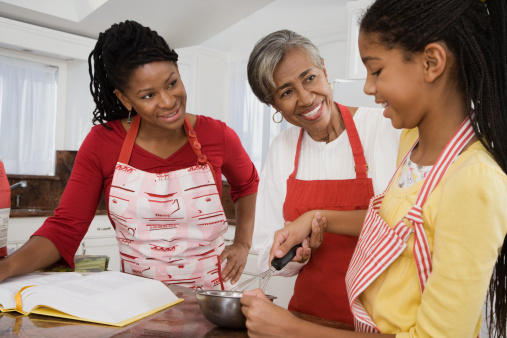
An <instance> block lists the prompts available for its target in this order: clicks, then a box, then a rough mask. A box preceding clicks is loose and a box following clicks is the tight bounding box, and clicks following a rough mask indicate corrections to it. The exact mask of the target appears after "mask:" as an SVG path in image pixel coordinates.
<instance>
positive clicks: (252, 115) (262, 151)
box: [229, 60, 289, 172]
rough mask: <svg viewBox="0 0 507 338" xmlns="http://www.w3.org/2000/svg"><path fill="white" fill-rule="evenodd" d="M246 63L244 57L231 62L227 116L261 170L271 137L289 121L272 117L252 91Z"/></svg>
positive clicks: (271, 111)
mask: <svg viewBox="0 0 507 338" xmlns="http://www.w3.org/2000/svg"><path fill="white" fill-rule="evenodd" d="M246 67H247V61H244V60H242V61H236V62H232V63H231V64H230V70H231V72H230V74H231V81H230V83H231V87H230V89H229V94H230V95H229V98H230V102H229V103H230V105H229V106H230V113H229V120H230V125H231V127H232V128H233V129H234V130H235V131H236V133H237V134H238V136H239V138H240V139H241V143H242V144H243V147H244V148H245V149H246V151H247V152H248V155H249V156H250V158H251V159H252V161H253V163H254V164H255V167H256V168H257V170H258V171H259V172H260V171H261V168H262V165H263V163H264V159H265V158H266V156H267V154H268V150H269V145H270V144H271V141H273V139H274V138H275V136H276V135H278V134H279V133H280V132H281V131H282V130H284V129H286V128H287V127H288V126H289V124H288V123H287V122H286V121H285V120H283V122H282V123H274V122H273V121H272V119H271V116H272V115H273V113H274V112H275V110H274V109H273V108H272V107H270V106H268V105H266V104H264V103H262V102H260V101H259V100H258V99H257V97H256V96H255V95H254V93H253V92H252V90H251V89H250V85H249V84H248V77H247V72H246Z"/></svg>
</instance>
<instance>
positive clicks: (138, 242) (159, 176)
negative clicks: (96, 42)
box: [108, 116, 227, 289]
mask: <svg viewBox="0 0 507 338" xmlns="http://www.w3.org/2000/svg"><path fill="white" fill-rule="evenodd" d="M139 124H140V118H139V116H136V117H134V119H133V121H132V125H131V127H130V129H129V131H128V133H127V136H126V137H125V140H124V142H123V145H122V149H121V152H120V156H119V158H118V162H117V163H116V169H115V172H114V176H113V181H112V184H111V190H110V194H109V204H108V206H109V217H110V219H111V222H113V224H114V226H115V230H116V238H117V240H118V245H119V249H120V258H121V268H122V271H123V272H127V273H131V274H135V275H139V276H143V277H148V278H153V279H158V280H160V281H162V282H164V283H166V284H179V285H183V286H189V287H202V288H214V287H217V286H220V287H221V288H222V289H223V282H222V278H221V271H220V267H221V266H220V262H219V255H220V253H221V252H222V251H223V249H224V237H223V235H224V233H225V231H226V230H227V223H226V218H225V213H224V210H223V207H222V203H221V201H220V196H219V194H218V190H217V187H216V185H215V179H214V177H213V173H212V169H211V168H212V167H211V164H210V163H209V162H208V160H207V158H206V155H204V154H203V153H202V152H201V145H200V143H199V141H198V140H197V137H196V134H195V131H194V130H193V129H192V126H191V125H190V123H189V122H188V120H187V119H185V124H184V126H185V132H186V135H187V138H188V142H189V144H190V146H191V147H192V149H193V150H194V153H195V154H196V157H197V161H196V162H197V163H196V165H195V166H192V167H189V168H184V169H180V170H175V171H170V172H164V173H149V172H146V171H142V170H139V169H136V168H134V167H132V166H130V165H129V164H128V163H129V160H130V155H131V153H132V148H133V146H134V143H135V139H136V136H137V132H138V130H139Z"/></svg>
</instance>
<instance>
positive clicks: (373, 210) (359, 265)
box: [345, 118, 474, 332]
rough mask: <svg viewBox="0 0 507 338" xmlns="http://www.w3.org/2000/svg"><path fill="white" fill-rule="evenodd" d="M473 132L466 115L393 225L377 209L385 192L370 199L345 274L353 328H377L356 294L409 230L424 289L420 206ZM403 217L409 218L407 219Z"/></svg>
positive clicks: (426, 267) (426, 254) (427, 260)
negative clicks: (411, 202)
mask: <svg viewBox="0 0 507 338" xmlns="http://www.w3.org/2000/svg"><path fill="white" fill-rule="evenodd" d="M473 136H474V130H473V128H472V125H471V122H470V118H466V120H465V121H464V122H463V123H462V124H461V126H460V128H459V130H458V131H457V132H456V134H455V135H454V136H453V137H452V139H451V140H450V141H449V143H448V144H447V145H446V147H445V149H444V150H443V151H442V153H441V154H440V155H439V158H438V160H437V162H436V163H435V164H434V165H433V167H432V169H431V171H430V172H429V173H428V176H427V177H426V178H425V180H424V182H423V185H422V187H421V190H420V192H419V195H418V197H417V200H416V203H415V205H414V206H413V207H412V208H411V209H410V210H409V211H408V213H407V214H406V215H405V216H404V217H403V218H402V219H401V220H400V221H399V222H398V223H397V224H396V226H395V227H394V228H392V227H391V226H390V225H389V224H387V223H386V222H385V221H384V220H383V219H382V218H381V217H380V215H379V213H378V211H379V209H380V205H381V204H382V200H383V198H384V195H385V192H384V193H382V194H381V195H378V196H375V197H373V198H372V199H371V201H370V205H369V207H368V213H367V215H366V218H365V221H364V224H363V228H362V230H361V234H360V235H359V240H358V243H357V246H356V249H355V251H354V254H353V256H352V260H351V262H350V265H349V269H348V271H347V275H346V277H345V283H346V286H347V294H348V298H349V304H350V308H351V310H352V313H353V315H354V325H355V328H356V330H357V331H362V332H380V331H379V329H378V328H377V327H376V325H375V323H374V322H373V320H372V319H371V317H370V316H369V315H368V313H367V312H366V310H365V308H364V307H363V305H362V304H361V302H360V300H359V295H360V294H361V293H362V292H363V291H364V290H365V289H366V288H367V287H368V286H369V285H370V284H371V283H372V282H373V281H374V280H375V279H376V278H377V277H379V276H380V274H381V273H382V272H384V271H385V269H387V267H388V266H389V265H391V264H392V263H393V262H394V261H395V260H396V259H397V258H398V257H399V256H400V255H401V253H402V252H403V251H404V250H405V248H406V246H407V240H408V238H409V236H410V235H411V234H412V233H414V236H415V237H414V248H413V252H414V258H415V261H416V266H417V273H418V276H419V285H420V288H421V293H422V292H423V291H424V286H425V285H426V281H427V279H428V277H429V275H430V273H431V253H430V250H429V246H428V241H427V239H426V234H425V232H424V226H423V218H422V207H423V205H424V203H425V201H426V199H427V198H428V196H429V195H430V193H431V192H432V191H433V189H435V187H436V186H437V184H438V183H439V182H440V180H441V179H442V177H443V176H444V174H445V172H446V171H447V168H449V166H450V165H451V164H452V163H453V162H454V160H455V159H456V157H457V156H458V155H459V154H460V152H461V151H462V150H463V148H464V147H465V146H466V145H467V144H468V142H469V141H470V140H471V139H472V138H473ZM418 141H419V140H417V141H416V142H415V143H414V145H413V146H412V148H411V150H410V151H409V152H408V153H407V155H405V158H404V159H403V160H402V161H401V163H400V165H399V167H398V169H397V170H396V172H395V174H394V176H393V177H392V178H391V182H389V185H388V187H387V189H386V190H385V191H388V190H389V187H390V186H391V184H392V182H393V180H394V178H395V177H396V175H397V173H398V171H399V170H400V168H401V167H403V164H404V163H405V161H406V159H407V157H408V156H409V155H410V153H411V152H412V149H413V148H414V147H415V145H416V144H417V142H418ZM405 220H408V221H409V222H408V223H407V222H406V221H405ZM410 223H412V225H413V227H412V228H411V227H409V225H410ZM407 224H408V225H407Z"/></svg>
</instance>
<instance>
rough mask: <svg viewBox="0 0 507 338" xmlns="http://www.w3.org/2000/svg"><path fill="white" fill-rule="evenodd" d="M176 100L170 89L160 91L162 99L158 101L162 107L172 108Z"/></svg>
mask: <svg viewBox="0 0 507 338" xmlns="http://www.w3.org/2000/svg"><path fill="white" fill-rule="evenodd" d="M175 102H176V100H175V99H174V95H172V94H171V93H170V92H169V91H168V90H162V91H161V92H160V100H159V102H158V104H159V106H160V107H163V108H172V107H173V106H174V103H175Z"/></svg>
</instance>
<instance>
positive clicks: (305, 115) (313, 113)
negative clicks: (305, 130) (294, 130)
mask: <svg viewBox="0 0 507 338" xmlns="http://www.w3.org/2000/svg"><path fill="white" fill-rule="evenodd" d="M321 106H322V103H321V104H319V105H318V106H317V107H315V108H314V109H313V110H312V111H311V112H308V113H306V114H303V116H304V117H313V116H314V115H315V114H317V112H318V111H319V109H320V107H321Z"/></svg>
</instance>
